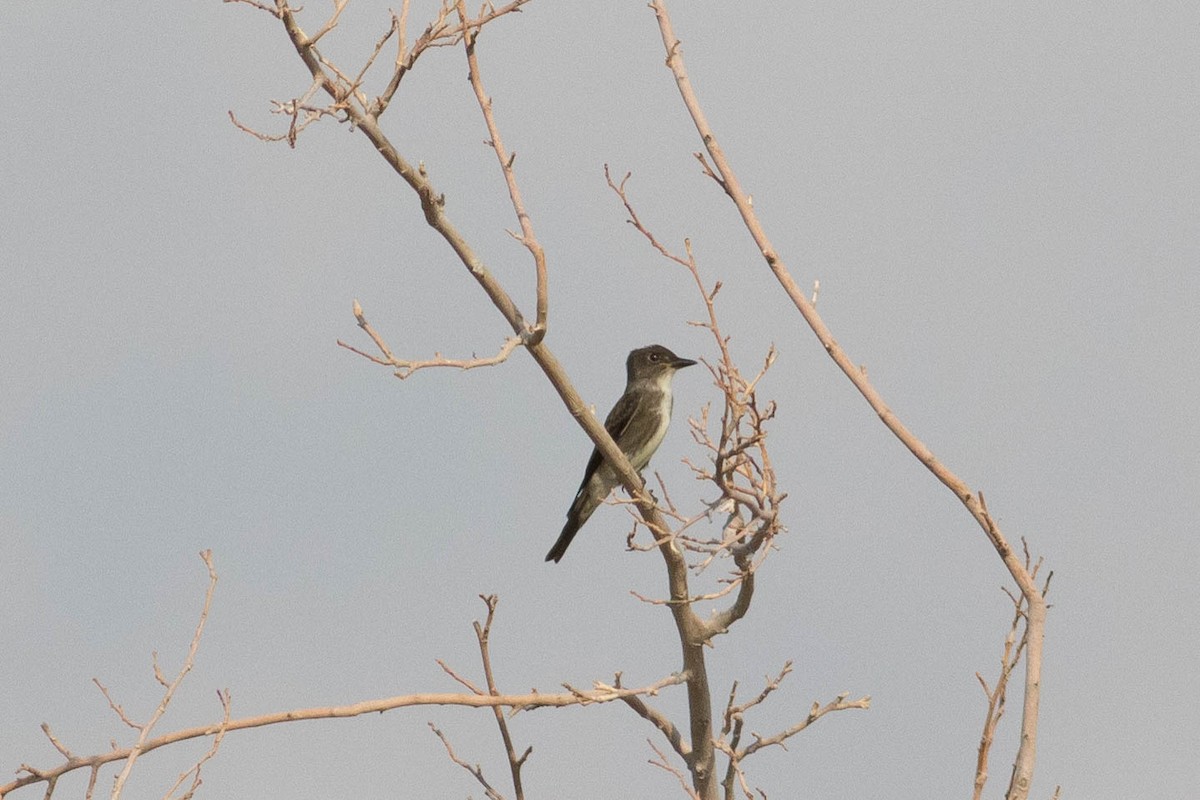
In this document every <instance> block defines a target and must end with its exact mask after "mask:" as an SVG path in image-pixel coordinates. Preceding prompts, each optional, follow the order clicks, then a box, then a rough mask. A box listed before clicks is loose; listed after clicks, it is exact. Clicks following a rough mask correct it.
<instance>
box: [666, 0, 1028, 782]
mask: <svg viewBox="0 0 1200 800" xmlns="http://www.w3.org/2000/svg"><path fill="white" fill-rule="evenodd" d="M650 8H651V9H653V11H654V14H655V18H656V20H657V21H658V27H659V32H660V33H661V35H662V42H663V48H664V49H665V51H666V54H667V60H666V63H667V67H668V69H670V70H671V73H672V75H673V76H674V78H675V85H676V87H677V88H678V90H679V93H680V97H681V98H682V100H683V104H684V106H685V107H686V108H687V110H688V113H689V114H690V115H691V117H692V122H693V123H694V125H695V127H696V132H697V133H698V135H699V136H700V140H701V141H702V142H703V144H704V148H705V151H706V152H707V155H708V157H709V158H711V159H712V166H710V165H709V162H708V161H707V159H705V158H704V156H703V155H701V154H697V158H698V159H699V160H700V163H701V165H702V168H703V169H704V171H705V173H706V174H707V175H709V176H710V177H712V178H713V179H714V180H715V181H716V182H717V183H718V184H719V185H720V187H721V189H722V190H723V191H724V192H725V193H726V194H727V195H728V196H729V198H730V200H732V201H733V203H734V205H735V206H736V208H737V210H738V213H739V214H740V215H741V217H742V221H743V222H744V223H745V226H746V229H747V230H748V231H749V232H750V235H751V236H752V237H753V238H754V241H755V243H756V244H757V246H758V249H759V252H761V253H762V256H763V259H764V260H765V261H766V263H767V266H768V267H769V268H770V270H771V272H772V273H773V274H774V275H775V277H776V279H777V280H778V281H779V284H780V286H781V287H782V288H783V289H784V291H785V293H786V294H787V296H788V298H789V299H790V300H791V301H792V303H793V304H794V305H795V307H796V309H797V311H799V312H800V315H801V316H802V317H803V318H804V320H805V322H806V323H808V326H809V327H810V328H811V329H812V331H813V333H814V334H815V335H816V336H817V339H818V340H819V341H820V343H821V345H822V346H823V347H824V348H825V351H826V352H827V353H829V355H830V357H831V358H833V360H834V362H835V363H836V364H837V365H838V367H839V368H840V369H841V370H842V372H843V373H844V374H845V375H846V377H847V378H849V379H850V381H851V383H853V384H854V386H855V388H856V389H858V391H859V393H860V394H862V396H863V398H864V399H865V400H866V401H867V403H868V404H869V405H870V406H871V408H872V410H874V411H875V412H876V413H877V414H878V415H879V418H880V419H881V420H882V421H883V423H884V425H886V426H887V428H888V430H890V431H891V432H892V433H893V434H894V435H895V436H896V437H897V438H898V439H899V440H900V441H901V442H902V443H903V444H904V446H905V447H907V448H908V450H909V451H910V452H911V453H912V454H913V455H914V456H915V457H916V458H917V459H918V460H919V461H920V462H921V463H922V464H924V465H925V467H926V468H927V469H928V470H929V471H930V472H932V473H933V474H934V476H935V477H936V478H937V479H938V480H939V481H941V482H942V484H944V485H945V486H946V487H947V488H948V489H950V491H952V492H953V493H954V495H955V496H956V497H958V499H959V500H960V501H961V502H962V504H963V505H964V506H965V507H966V508H967V511H968V512H969V513H970V514H971V516H972V517H974V519H975V521H976V522H977V523H978V524H979V526H980V528H981V529H982V530H983V532H984V534H985V535H986V536H987V538H988V540H989V541H990V542H991V544H992V547H993V548H995V550H996V553H997V554H998V555H999V556H1000V558H1001V560H1002V561H1003V562H1004V565H1005V567H1006V568H1007V569H1008V571H1009V574H1010V575H1012V578H1013V580H1014V581H1016V584H1017V586H1018V587H1019V588H1020V590H1021V594H1022V595H1023V596H1024V597H1025V601H1026V603H1028V611H1027V637H1028V654H1027V656H1026V660H1025V697H1024V703H1023V708H1022V719H1021V736H1020V745H1019V748H1018V750H1017V757H1016V759H1015V761H1014V764H1013V775H1012V780H1011V782H1010V784H1009V788H1008V792H1007V797H1008V800H1025V798H1026V797H1028V795H1029V789H1030V784H1031V783H1032V780H1033V770H1034V764H1035V762H1036V760H1037V723H1038V705H1039V702H1040V698H1041V668H1042V646H1043V640H1044V634H1045V621H1046V601H1045V598H1044V597H1043V596H1042V594H1041V592H1040V590H1039V589H1038V586H1037V584H1036V583H1035V581H1034V580H1033V578H1032V577H1031V576H1030V574H1029V572H1028V571H1027V570H1026V569H1025V568H1024V566H1023V565H1022V564H1021V561H1020V559H1019V558H1018V557H1017V556H1016V554H1015V553H1014V552H1013V550H1012V547H1011V546H1010V545H1009V544H1008V541H1007V540H1006V539H1005V538H1004V536H1003V535H1002V534H1001V532H1000V528H999V526H998V525H997V524H996V521H995V520H994V519H993V518H992V516H991V515H990V514H989V513H988V511H987V507H986V504H985V503H984V501H983V497H982V494H977V493H976V492H974V491H972V490H971V489H970V487H968V486H967V484H966V483H965V482H964V481H963V480H962V479H961V478H959V477H958V476H957V475H955V474H954V473H953V472H951V471H950V470H949V469H948V468H947V467H946V466H945V465H943V464H942V463H941V462H940V461H938V460H937V458H935V457H934V455H933V453H932V451H930V450H929V448H928V447H927V446H926V445H925V444H924V443H923V442H922V441H921V440H920V439H918V438H917V437H916V436H915V435H914V434H913V433H912V432H911V431H909V430H908V428H907V427H906V426H905V425H904V424H903V423H902V422H901V421H900V420H899V418H898V417H896V415H895V414H894V413H892V411H891V409H890V408H888V406H887V404H886V403H884V401H883V398H882V396H881V395H880V394H879V392H878V391H877V390H876V389H875V387H874V386H873V385H872V384H871V383H870V381H869V380H868V379H867V376H866V372H865V370H863V369H862V368H860V367H858V366H856V365H855V364H854V363H853V362H852V361H851V360H850V357H849V356H847V355H846V353H845V351H843V350H842V348H841V346H840V345H839V344H838V343H837V341H836V340H834V338H833V334H832V333H831V332H830V331H829V328H828V327H827V326H826V325H825V322H824V321H823V320H822V319H821V317H820V316H819V315H818V314H817V311H816V308H814V306H813V304H812V303H811V302H810V301H809V300H808V298H806V297H805V296H804V293H803V292H802V291H801V289H800V287H799V286H798V285H797V284H796V282H795V281H794V280H793V279H792V276H791V273H790V272H789V271H788V269H787V267H786V265H785V264H784V263H783V260H782V259H781V258H780V257H779V255H778V253H777V252H776V250H775V248H774V246H773V245H772V244H771V242H770V240H769V239H768V238H767V235H766V232H765V231H764V229H763V227H762V225H761V223H760V222H759V220H758V216H757V213H756V212H755V210H754V206H753V203H752V201H751V199H750V196H749V195H748V194H747V193H746V192H745V191H744V190H743V189H742V187H741V184H740V182H739V181H738V178H737V175H736V174H735V173H734V171H733V169H732V167H731V166H730V164H729V161H728V159H727V158H726V157H725V153H724V151H723V150H722V148H721V146H720V143H719V142H718V140H717V138H716V135H715V133H714V132H713V130H712V127H711V126H710V125H709V123H708V120H707V119H706V117H705V115H704V111H703V109H702V108H701V106H700V102H699V100H698V99H697V97H696V93H695V91H694V89H693V88H692V84H691V79H690V78H689V77H688V73H687V69H686V67H685V66H684V63H683V55H682V52H681V47H680V43H679V39H678V38H677V37H676V36H675V32H674V29H673V26H672V24H671V18H670V16H669V14H668V13H667V7H666V2H665V0H652V2H651V3H650Z"/></svg>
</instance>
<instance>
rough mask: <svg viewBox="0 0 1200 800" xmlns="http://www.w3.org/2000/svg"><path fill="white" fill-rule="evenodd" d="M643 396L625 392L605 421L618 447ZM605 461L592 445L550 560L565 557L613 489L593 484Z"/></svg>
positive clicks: (639, 393) (607, 429) (549, 555)
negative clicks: (573, 540) (590, 454)
mask: <svg viewBox="0 0 1200 800" xmlns="http://www.w3.org/2000/svg"><path fill="white" fill-rule="evenodd" d="M642 396H643V394H642V393H641V392H636V393H635V396H634V397H630V396H629V395H628V394H623V395H621V399H619V400H618V401H617V404H616V405H615V406H613V408H612V411H609V412H608V417H606V418H605V420H604V429H605V430H606V431H608V435H609V436H611V437H612V438H613V441H615V442H616V443H617V446H618V447H620V446H621V438H622V437H623V436H624V435H625V433H626V431H627V430H628V429H629V423H630V422H631V421H632V420H633V417H634V415H635V414H636V413H637V410H638V398H639V397H642ZM602 463H604V456H603V455H601V454H600V451H599V450H597V449H595V448H592V457H591V458H589V459H588V463H587V468H586V469H585V470H584V471H583V480H582V481H580V483H579V491H577V492H576V493H575V500H574V501H573V502H572V503H571V508H570V509H568V510H567V524H566V525H564V526H563V529H562V533H560V534H559V535H558V541H556V542H555V543H554V546H553V547H551V548H550V552H549V553H547V554H546V560H547V561H555V562H557V561H559V560H561V559H562V557H563V555H564V554H565V553H566V552H567V547H568V546H569V545H570V544H571V540H572V539H574V538H575V534H576V533H578V532H579V529H580V528H581V527H583V523H585V522H587V520H588V517H590V516H591V515H592V512H593V511H595V510H596V506H598V505H599V504H600V501H601V500H603V499H604V497H603V495H607V494H608V492H609V490H610V489H611V485H610V486H608V487H606V486H604V485H599V486H596V487H591V486H589V484H590V483H591V482H592V478H594V477H595V476H596V472H597V471H598V470H599V469H600V465H601V464H602Z"/></svg>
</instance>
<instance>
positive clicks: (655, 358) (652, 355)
mask: <svg viewBox="0 0 1200 800" xmlns="http://www.w3.org/2000/svg"><path fill="white" fill-rule="evenodd" d="M650 360H651V361H658V353H651V354H650Z"/></svg>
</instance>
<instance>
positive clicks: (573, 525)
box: [546, 515, 581, 564]
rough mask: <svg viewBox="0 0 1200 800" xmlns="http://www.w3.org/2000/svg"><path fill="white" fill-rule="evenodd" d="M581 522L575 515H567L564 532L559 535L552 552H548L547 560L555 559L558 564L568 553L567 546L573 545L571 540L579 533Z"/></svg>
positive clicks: (551, 549)
mask: <svg viewBox="0 0 1200 800" xmlns="http://www.w3.org/2000/svg"><path fill="white" fill-rule="evenodd" d="M580 527H581V523H580V522H579V521H578V520H576V519H575V518H574V515H571V516H568V517H567V524H566V525H564V526H563V529H562V533H560V534H559V535H558V540H557V541H555V542H554V547H551V548H550V552H549V553H546V560H547V561H553V562H554V563H555V564H557V563H558V562H559V561H561V560H562V557H563V556H564V555H566V553H567V548H568V547H569V546H570V545H571V540H572V539H574V538H575V534H577V533H579V528H580Z"/></svg>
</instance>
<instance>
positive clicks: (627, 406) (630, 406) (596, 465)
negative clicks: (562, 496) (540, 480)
mask: <svg viewBox="0 0 1200 800" xmlns="http://www.w3.org/2000/svg"><path fill="white" fill-rule="evenodd" d="M639 397H641V393H640V392H636V393H634V394H633V396H630V395H629V394H623V395H621V398H620V399H619V400H617V404H616V405H614V406H613V407H612V411H609V412H608V416H607V417H605V418H604V430H606V431H608V435H609V436H611V437H612V438H613V441H614V442H616V443H617V446H618V447H620V446H621V436H622V435H623V434H624V433H625V431H626V430H627V429H628V428H629V423H630V422H631V421H632V420H633V415H634V414H635V413H636V412H637V409H638V398H639ZM603 462H604V456H603V455H601V454H600V451H599V450H598V449H596V448H592V457H591V458H589V459H588V463H587V467H586V468H585V469H584V471H583V480H582V481H580V482H579V492H582V491H583V490H584V487H586V486H587V485H588V481H590V480H591V479H592V476H593V475H595V474H596V470H598V469H600V465H601V464H602V463H603ZM579 492H576V496H578V494H579Z"/></svg>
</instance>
